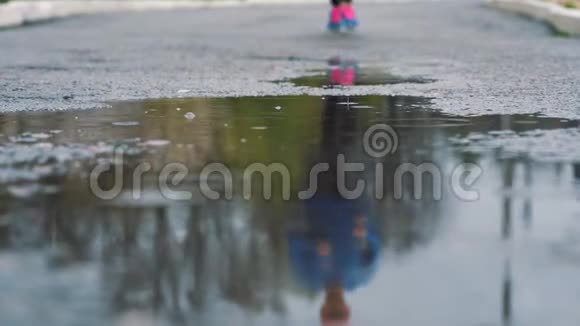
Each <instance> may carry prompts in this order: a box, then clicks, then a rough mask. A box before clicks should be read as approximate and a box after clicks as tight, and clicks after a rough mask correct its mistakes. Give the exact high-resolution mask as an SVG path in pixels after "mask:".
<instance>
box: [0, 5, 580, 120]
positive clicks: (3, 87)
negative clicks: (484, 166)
mask: <svg viewBox="0 0 580 326" xmlns="http://www.w3.org/2000/svg"><path fill="white" fill-rule="evenodd" d="M357 7H358V10H359V16H360V19H361V26H360V28H359V29H358V31H356V32H355V33H352V34H338V35H334V34H331V33H329V32H327V31H326V30H325V24H326V17H327V11H328V7H327V6H322V5H275V6H251V7H250V6H243V7H239V8H236V7H230V8H215V9H199V10H190V11H187V10H186V11H174V12H147V13H131V14H128V13H119V14H107V15H96V16H86V17H76V18H70V19H64V20H60V21H55V22H50V23H45V24H38V25H32V26H28V27H25V28H19V29H13V30H4V31H2V32H0V45H1V47H2V54H1V55H0V71H1V73H0V77H1V78H0V109H1V110H4V111H13V110H44V109H70V108H89V107H90V108H92V107H97V106H103V104H104V103H105V102H106V101H116V100H125V99H136V98H158V97H183V96H188V97H192V96H218V97H221V96H238V95H281V94H286V95H289V94H301V93H310V94H321V93H328V92H332V91H328V90H327V91H321V90H320V89H304V88H297V87H293V86H292V85H288V84H275V83H270V82H268V81H272V80H279V79H283V78H290V77H296V76H299V75H302V74H304V73H306V72H307V71H308V70H309V69H320V68H324V67H325V61H326V60H327V59H329V58H331V57H337V56H338V57H342V58H347V59H350V60H357V61H358V62H359V64H360V65H361V66H365V67H371V68H373V69H374V68H376V69H382V70H387V71H389V72H391V73H395V74H398V75H402V76H407V75H409V76H422V77H426V78H433V79H436V80H437V82H435V83H430V84H420V85H416V84H400V85H390V86H375V87H362V88H361V87H359V88H356V89H350V90H349V92H351V93H361V94H362V93H372V94H385V95H388V94H400V95H421V96H429V97H434V98H435V106H436V108H439V109H443V110H445V111H448V112H451V113H456V114H491V113H509V114H513V113H536V112H537V113H541V114H544V115H548V116H553V117H566V118H578V117H579V116H580V113H579V108H580V97H579V96H578V89H580V87H579V86H580V85H579V83H580V78H579V77H580V60H579V59H580V41H579V40H577V39H572V38H565V37H559V36H556V35H555V34H554V33H553V32H552V31H551V30H550V29H549V28H548V27H547V26H545V25H543V24H542V23H539V22H534V21H531V20H528V19H525V18H521V17H517V16H513V15H511V14H507V13H503V12H499V11H497V10H495V9H491V8H488V7H486V5H485V4H484V3H482V2H480V1H440V2H439V1H438V2H431V1H417V2H410V3H391V4H389V3H385V4H359V5H358V6H357Z"/></svg>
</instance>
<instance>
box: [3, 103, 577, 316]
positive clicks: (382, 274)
mask: <svg viewBox="0 0 580 326" xmlns="http://www.w3.org/2000/svg"><path fill="white" fill-rule="evenodd" d="M375 124H388V125H390V126H392V127H393V128H394V130H395V131H396V132H397V139H398V147H397V149H396V151H394V152H393V153H390V154H389V155H384V156H382V157H379V158H374V157H371V156H369V155H366V153H365V152H364V151H363V139H364V133H365V131H366V130H367V128H369V127H371V126H373V125H375ZM577 129H578V122H577V121H568V120H560V119H553V118H546V117H541V116H536V115H516V116H507V115H506V116H498V115H490V116H472V117H459V116H449V115H445V114H442V113H440V112H438V111H435V110H432V109H431V108H430V100H429V99H425V98H416V97H383V96H367V97H326V98H321V97H305V96H302V97H265V98H224V99H213V98H206V99H201V98H200V99H179V100H152V101H143V102H123V103H115V104H114V107H113V108H112V109H108V110H94V111H77V112H74V111H73V112H61V113H48V112H47V113H14V114H2V115H0V134H2V136H1V137H0V141H1V145H0V197H1V201H0V293H1V294H0V325H10V326H11V325H19V326H24V325H55V326H56V325H58V326H62V325H231V324H241V325H318V324H320V323H321V307H323V306H324V307H326V310H324V309H323V312H324V313H323V315H324V320H328V319H329V318H330V319H333V318H334V319H342V320H345V319H348V318H350V324H351V325H377V326H378V325H381V326H382V325H441V326H450V325H454V326H455V325H456V326H465V325H478V326H480V325H509V324H512V325H577V324H578V322H579V321H580V310H579V309H578V308H579V307H580V204H579V202H578V198H580V197H579V195H580V191H579V188H578V183H579V182H580V165H578V164H575V162H574V161H568V160H559V159H555V160H540V159H538V158H537V157H536V156H533V155H529V154H530V153H529V151H528V150H527V147H525V146H524V147H523V149H521V150H506V149H505V148H504V147H502V145H501V144H503V143H502V142H507V143H509V144H512V145H513V144H514V142H515V143H518V144H519V143H522V144H527V143H528V140H529V141H532V140H533V139H538V137H541V136H542V135H543V134H544V133H549V132H552V131H561V130H564V131H565V132H567V131H575V130H577ZM512 148H513V147H512ZM116 149H122V150H123V153H124V155H123V157H122V162H120V161H119V159H118V158H117V161H116V162H117V163H122V169H121V171H123V175H122V176H121V177H120V178H118V177H116V176H115V175H114V173H113V172H111V173H105V174H104V175H102V176H101V177H100V178H99V179H98V181H99V185H101V186H103V187H111V186H112V185H114V183H115V182H117V181H119V179H120V180H121V181H122V182H121V181H119V182H121V185H122V191H121V192H120V193H119V194H118V196H115V198H114V199H112V200H102V199H99V198H97V196H95V194H94V193H92V192H91V189H90V187H89V173H90V171H91V170H92V169H93V168H94V167H95V166H96V165H97V164H99V163H101V164H102V163H107V162H110V161H111V159H113V158H114V155H113V154H114V152H115V150H116ZM339 154H344V156H345V158H346V160H347V161H348V162H360V163H363V164H365V166H366V167H369V169H368V170H367V171H365V172H364V173H358V174H354V175H356V176H357V178H358V179H359V180H364V181H366V188H367V191H365V192H364V193H363V195H362V196H361V197H359V198H357V199H356V200H346V199H344V198H342V197H340V196H338V195H337V192H336V186H335V183H336V175H337V165H336V157H337V156H338V155H339ZM548 157H551V156H549V155H548ZM211 162H221V163H223V164H224V165H225V166H227V168H228V169H229V170H230V171H231V172H232V175H233V179H234V185H233V198H232V199H231V200H226V199H221V200H210V199H208V198H206V197H204V196H203V195H202V194H201V193H200V192H199V173H200V171H201V170H202V169H203V167H204V166H205V165H207V164H208V163H211ZM255 162H258V163H264V164H269V163H273V162H278V163H282V164H284V166H286V167H287V168H288V171H289V173H290V174H289V176H290V178H289V180H290V193H291V198H290V200H284V199H283V193H282V191H281V190H280V189H281V186H280V183H281V178H277V177H274V179H273V180H274V181H273V184H274V185H275V187H274V190H273V195H272V198H271V199H270V200H264V199H263V198H262V190H263V189H262V188H263V187H261V186H260V184H259V181H260V180H259V179H256V180H257V181H256V180H255V182H254V183H252V185H254V186H255V187H253V188H252V191H251V194H252V196H251V198H250V199H244V197H243V196H242V194H243V191H242V190H243V189H242V188H241V187H240V185H239V183H240V180H242V178H241V176H242V174H243V171H244V169H245V168H246V167H247V166H248V165H250V164H252V163H255ZM320 162H328V163H329V165H330V172H329V173H327V174H325V175H324V176H322V175H321V177H320V179H319V180H318V181H319V190H318V192H317V193H316V195H315V196H314V197H312V198H310V199H308V200H298V199H297V197H296V195H297V193H298V192H299V191H300V190H304V189H306V188H307V185H308V180H309V171H310V169H311V167H312V166H313V165H314V164H315V163H320ZM379 162H380V163H382V164H383V166H384V170H383V173H384V180H387V182H385V183H384V185H383V187H382V190H383V194H384V196H383V198H382V199H379V200H377V199H376V198H375V193H374V189H373V188H376V185H377V180H376V178H375V175H374V172H373V170H372V169H370V167H374V166H375V165H376V163H379ZM425 162H429V163H433V164H434V165H435V166H437V167H439V168H440V170H441V171H442V178H443V181H444V183H445V186H444V187H443V190H442V195H441V198H435V197H437V196H435V194H434V191H433V189H434V188H433V187H431V186H432V185H433V183H434V182H433V181H432V180H431V181H430V179H429V178H427V179H426V181H425V184H426V186H425V187H424V189H423V192H422V193H421V196H420V197H421V198H420V199H414V198H413V191H414V190H415V185H414V184H413V182H410V180H409V179H407V180H406V181H405V182H403V183H402V185H401V186H400V189H399V190H401V191H402V193H403V196H402V198H396V197H397V196H396V195H395V193H396V192H397V186H396V185H394V183H393V182H392V181H393V178H394V174H395V171H396V170H397V169H398V168H399V167H400V166H401V165H402V164H405V163H413V164H421V163H425ZM143 163H148V164H150V167H151V169H150V171H148V172H146V173H144V175H143V177H142V178H139V179H140V180H141V181H142V191H141V192H140V194H141V198H137V199H135V198H133V197H132V193H131V191H132V190H133V189H134V185H135V183H134V182H135V179H136V178H134V177H133V173H134V172H135V170H136V169H137V168H138V167H139V166H140V164H141V166H142V164H143ZM167 163H180V164H181V165H180V166H183V167H186V168H187V171H188V173H187V177H186V178H185V180H184V181H183V182H180V183H179V184H176V185H172V184H170V188H171V189H172V190H178V189H179V190H186V191H188V192H189V193H190V194H191V198H189V199H188V200H181V201H180V200H170V199H168V198H166V196H165V197H164V194H163V193H162V191H161V190H160V188H159V185H158V183H157V180H158V179H159V175H160V173H161V171H162V170H163V168H164V167H165V166H166V164H167ZM461 163H473V164H477V165H479V166H480V167H481V168H482V170H483V175H482V176H481V177H480V178H479V180H478V181H477V182H476V183H475V184H474V185H473V187H472V188H473V189H476V190H477V191H479V199H478V200H475V201H465V200H462V199H460V198H458V197H457V195H456V194H454V192H453V189H450V187H449V186H448V182H447V180H448V178H449V177H450V175H451V172H452V171H453V168H454V167H456V166H458V165H459V164H461ZM212 180H213V181H212V182H211V185H212V187H213V189H216V190H217V191H218V193H220V194H221V195H222V197H223V195H224V194H225V190H226V189H224V188H223V182H221V181H222V180H221V179H217V180H214V179H212ZM352 181H353V175H351V176H350V177H348V178H347V182H350V183H349V184H350V185H351V186H352V185H354V183H352ZM341 289H342V290H343V291H344V292H343V294H342V295H343V298H344V302H343V303H340V302H339V303H337V302H336V300H335V301H332V300H330V301H332V302H331V303H328V302H327V304H326V305H324V301H325V297H326V296H330V297H331V299H332V298H334V299H336V298H335V297H332V295H333V294H334V295H336V296H340V295H337V294H336V293H340V291H341ZM325 293H326V294H325ZM341 304H342V305H341ZM345 306H348V307H349V309H348V311H350V317H348V318H347V317H346V316H347V315H346V314H345V309H344V307H345Z"/></svg>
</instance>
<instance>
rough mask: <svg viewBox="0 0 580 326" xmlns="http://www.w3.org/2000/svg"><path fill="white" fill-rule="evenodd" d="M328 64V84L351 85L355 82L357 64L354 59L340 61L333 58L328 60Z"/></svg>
mask: <svg viewBox="0 0 580 326" xmlns="http://www.w3.org/2000/svg"><path fill="white" fill-rule="evenodd" d="M328 63H329V65H330V67H331V68H330V84H331V85H335V86H352V85H354V84H355V82H356V73H357V64H356V62H355V61H351V60H346V61H342V60H341V59H340V58H333V59H330V60H329V61H328Z"/></svg>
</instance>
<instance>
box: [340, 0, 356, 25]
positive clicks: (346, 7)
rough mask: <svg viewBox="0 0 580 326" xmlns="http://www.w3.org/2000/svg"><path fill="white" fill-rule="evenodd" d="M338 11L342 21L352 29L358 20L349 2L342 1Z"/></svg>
mask: <svg viewBox="0 0 580 326" xmlns="http://www.w3.org/2000/svg"><path fill="white" fill-rule="evenodd" d="M340 11H341V14H342V23H343V24H344V25H345V26H346V27H347V28H349V29H353V28H355V27H357V26H358V20H357V19H356V13H355V12H354V7H353V6H352V4H350V3H343V4H342V5H340Z"/></svg>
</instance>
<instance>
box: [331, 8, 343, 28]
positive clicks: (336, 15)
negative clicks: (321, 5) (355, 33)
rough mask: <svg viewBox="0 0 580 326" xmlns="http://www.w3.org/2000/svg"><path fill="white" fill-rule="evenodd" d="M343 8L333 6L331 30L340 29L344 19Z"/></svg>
mask: <svg viewBox="0 0 580 326" xmlns="http://www.w3.org/2000/svg"><path fill="white" fill-rule="evenodd" d="M342 17H343V16H342V9H341V8H340V7H333V8H332V10H331V11H330V21H329V22H328V29H329V30H331V31H338V30H339V29H340V23H341V21H342Z"/></svg>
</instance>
